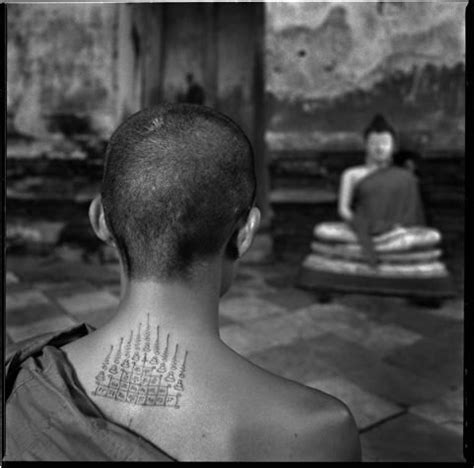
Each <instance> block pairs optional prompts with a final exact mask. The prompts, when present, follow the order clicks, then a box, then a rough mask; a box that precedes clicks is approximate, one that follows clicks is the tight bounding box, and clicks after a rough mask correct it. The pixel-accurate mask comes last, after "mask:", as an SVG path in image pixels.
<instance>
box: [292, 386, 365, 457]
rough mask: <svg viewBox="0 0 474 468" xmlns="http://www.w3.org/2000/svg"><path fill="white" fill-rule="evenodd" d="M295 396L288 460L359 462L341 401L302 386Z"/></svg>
mask: <svg viewBox="0 0 474 468" xmlns="http://www.w3.org/2000/svg"><path fill="white" fill-rule="evenodd" d="M298 393H299V395H297V394H298ZM295 397H296V398H297V400H296V398H295V400H294V411H293V417H292V418H290V419H289V422H291V424H289V427H291V428H292V431H293V442H292V443H291V444H290V447H291V452H289V453H288V458H289V459H290V460H318V461H360V441H359V434H358V430H357V426H356V423H355V420H354V417H353V416H352V414H351V412H350V410H349V408H348V407H347V406H346V405H345V404H344V403H343V402H342V401H340V400H338V399H337V398H334V397H333V396H331V395H328V394H327V393H324V392H322V391H319V390H316V389H313V388H310V387H306V386H299V390H298V391H296V392H295ZM289 436H290V437H291V434H289Z"/></svg>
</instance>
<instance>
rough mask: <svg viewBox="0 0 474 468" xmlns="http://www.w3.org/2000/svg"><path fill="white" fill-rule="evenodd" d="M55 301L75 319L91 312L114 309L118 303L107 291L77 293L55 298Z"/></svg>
mask: <svg viewBox="0 0 474 468" xmlns="http://www.w3.org/2000/svg"><path fill="white" fill-rule="evenodd" d="M56 300H57V302H58V303H59V304H60V305H61V307H63V308H64V309H65V310H66V311H67V312H68V313H70V314H71V315H74V316H76V317H81V316H82V315H83V314H86V313H89V312H92V311H100V310H103V309H109V308H112V307H116V306H117V305H118V303H119V300H118V298H117V297H115V296H113V295H112V294H110V293H109V292H107V291H93V292H79V293H77V294H73V295H68V296H61V297H57V298H56Z"/></svg>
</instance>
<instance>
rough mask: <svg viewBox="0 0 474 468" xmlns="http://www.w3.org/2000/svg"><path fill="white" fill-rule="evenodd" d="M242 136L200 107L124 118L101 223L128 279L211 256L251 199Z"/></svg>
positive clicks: (114, 144)
mask: <svg viewBox="0 0 474 468" xmlns="http://www.w3.org/2000/svg"><path fill="white" fill-rule="evenodd" d="M255 186H256V180H255V172H254V161H253V152H252V147H251V145H250V142H249V140H248V139H247V137H246V136H245V134H244V133H243V131H242V130H241V129H240V128H239V127H238V126H237V125H236V124H235V123H234V122H233V121H232V120H231V119H229V118H228V117H226V116H224V115H222V114H220V113H218V112H216V111H214V110H212V109H209V108H207V107H204V106H197V105H192V104H165V105H161V106H157V107H153V108H149V109H145V110H142V111H140V112H137V113H136V114H134V115H132V116H131V117H129V118H128V119H127V120H126V121H125V122H124V123H122V124H121V125H120V126H119V128H118V129H117V130H116V131H115V133H114V134H113V135H112V137H111V139H110V141H109V144H108V147H107V151H106V159H105V168H104V176H103V181H102V203H103V207H104V214H105V220H106V223H107V226H108V228H109V230H110V231H111V234H112V236H113V238H114V240H115V242H116V244H117V247H118V249H119V252H120V255H121V258H122V260H123V263H124V266H125V269H126V272H127V274H128V275H129V277H130V278H132V279H175V278H180V277H185V276H188V275H189V274H190V273H192V270H193V265H195V264H196V262H198V261H200V260H203V259H205V258H208V257H209V256H212V255H214V254H217V253H219V252H220V251H221V249H223V248H226V243H227V242H229V238H230V237H231V235H232V234H233V232H234V231H235V229H236V228H237V227H240V225H239V223H240V222H241V221H242V220H243V219H244V217H245V216H246V215H247V213H248V211H249V209H250V208H251V206H252V204H253V202H254V198H255Z"/></svg>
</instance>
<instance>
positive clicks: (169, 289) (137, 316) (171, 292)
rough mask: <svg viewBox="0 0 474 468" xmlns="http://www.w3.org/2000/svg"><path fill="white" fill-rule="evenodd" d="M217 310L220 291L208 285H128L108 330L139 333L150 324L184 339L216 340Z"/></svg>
mask: <svg viewBox="0 0 474 468" xmlns="http://www.w3.org/2000/svg"><path fill="white" fill-rule="evenodd" d="M218 310H219V291H218V289H217V288H216V287H214V286H213V285H212V284H210V283H208V284H205V285H204V284H201V285H194V286H190V285H188V284H183V283H180V282H174V283H173V282H171V283H164V284H163V283H161V284H160V283H155V282H152V281H143V282H131V283H130V284H129V285H128V287H126V289H125V291H124V293H123V295H122V299H121V301H120V305H119V308H118V311H117V314H116V315H115V317H114V318H113V319H112V320H111V321H110V322H109V324H108V325H107V328H108V329H110V331H113V332H115V331H118V330H120V331H123V330H125V329H127V330H131V329H137V330H138V327H145V326H146V324H147V323H150V324H151V326H155V327H156V326H160V327H161V328H162V329H166V330H168V331H170V332H173V333H177V334H179V335H180V336H183V337H188V338H193V337H196V336H197V337H201V338H202V337H208V338H209V337H211V336H215V337H217V336H218V334H219V316H218ZM143 329H144V328H143Z"/></svg>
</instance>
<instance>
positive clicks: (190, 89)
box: [178, 73, 205, 104]
mask: <svg viewBox="0 0 474 468" xmlns="http://www.w3.org/2000/svg"><path fill="white" fill-rule="evenodd" d="M186 84H187V90H186V92H185V93H184V94H181V95H180V96H179V97H178V101H179V102H187V103H189V104H204V101H205V93H204V88H203V87H202V86H201V85H200V84H199V83H197V82H196V81H195V80H194V75H193V74H192V73H187V74H186Z"/></svg>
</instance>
